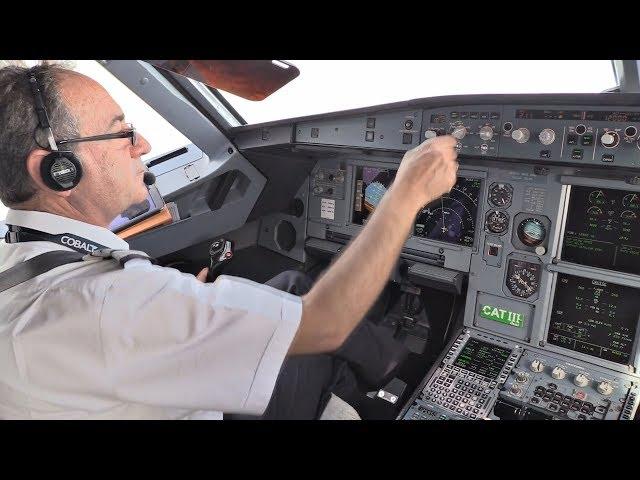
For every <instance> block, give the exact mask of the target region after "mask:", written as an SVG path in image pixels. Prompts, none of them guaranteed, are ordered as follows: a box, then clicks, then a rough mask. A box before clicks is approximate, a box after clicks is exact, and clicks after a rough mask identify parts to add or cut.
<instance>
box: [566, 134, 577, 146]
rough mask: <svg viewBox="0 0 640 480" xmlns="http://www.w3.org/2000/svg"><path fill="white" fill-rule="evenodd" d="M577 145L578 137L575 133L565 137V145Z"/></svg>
mask: <svg viewBox="0 0 640 480" xmlns="http://www.w3.org/2000/svg"><path fill="white" fill-rule="evenodd" d="M577 144H578V136H577V135H576V134H575V133H570V134H569V135H567V145H577Z"/></svg>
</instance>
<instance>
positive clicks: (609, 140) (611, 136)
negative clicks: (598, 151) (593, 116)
mask: <svg viewBox="0 0 640 480" xmlns="http://www.w3.org/2000/svg"><path fill="white" fill-rule="evenodd" d="M600 142H601V143H602V145H603V146H604V147H605V148H615V147H617V146H618V144H619V143H620V135H618V134H617V133H616V132H605V134H604V135H602V137H600Z"/></svg>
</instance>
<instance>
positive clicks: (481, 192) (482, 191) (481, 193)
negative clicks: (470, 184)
mask: <svg viewBox="0 0 640 480" xmlns="http://www.w3.org/2000/svg"><path fill="white" fill-rule="evenodd" d="M349 167H350V168H351V181H350V188H349V201H348V202H347V206H348V211H347V219H346V220H347V221H346V224H347V225H348V226H351V227H356V228H360V229H361V228H363V227H364V225H361V224H359V223H355V222H354V221H353V212H354V207H355V205H354V202H355V191H356V181H357V180H356V172H357V169H358V168H362V167H367V168H379V169H386V170H395V171H396V172H397V171H398V168H400V165H399V164H395V163H394V164H383V163H380V162H363V161H355V162H351V163H350V164H349ZM457 176H458V177H464V178H468V179H477V180H480V188H479V189H478V208H477V209H476V217H475V232H474V235H473V243H472V245H470V246H467V245H462V244H458V243H450V242H444V241H441V240H433V239H430V238H426V237H421V236H417V235H414V234H413V232H414V229H413V227H412V230H411V235H409V237H408V238H410V239H412V240H415V241H417V242H419V243H421V244H426V245H434V246H443V247H446V248H448V249H452V248H453V249H464V250H467V251H471V252H474V253H475V252H477V251H478V240H479V238H480V235H481V233H482V232H483V231H484V224H482V225H480V224H479V223H478V222H479V221H480V220H479V219H482V218H484V217H483V215H484V214H485V202H484V197H485V195H486V183H487V181H486V180H487V177H486V172H485V171H476V170H466V169H464V168H460V170H459V171H458V173H457ZM346 194H347V192H345V195H346ZM416 218H417V214H416ZM414 226H415V224H414ZM440 253H442V252H440Z"/></svg>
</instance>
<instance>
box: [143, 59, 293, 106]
mask: <svg viewBox="0 0 640 480" xmlns="http://www.w3.org/2000/svg"><path fill="white" fill-rule="evenodd" d="M145 61H146V62H148V63H150V64H151V65H153V66H155V67H157V68H161V69H163V70H166V71H169V72H173V73H177V74H179V75H182V76H185V77H188V78H190V79H192V80H197V81H199V82H202V83H204V84H206V85H208V86H210V87H212V88H216V89H219V90H224V91H225V92H229V93H232V94H233V95H237V96H239V97H242V98H245V99H247V100H254V101H259V100H264V99H265V98H267V97H268V96H269V95H271V94H272V93H274V92H276V91H278V90H279V89H280V88H282V87H283V86H285V85H286V84H287V83H289V82H290V81H291V80H293V79H294V78H296V77H297V76H298V75H300V71H299V70H298V69H297V68H296V67H295V66H294V65H292V64H291V63H288V62H284V61H281V60H145Z"/></svg>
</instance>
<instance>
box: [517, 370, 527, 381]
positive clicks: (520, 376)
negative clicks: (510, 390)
mask: <svg viewBox="0 0 640 480" xmlns="http://www.w3.org/2000/svg"><path fill="white" fill-rule="evenodd" d="M526 381H527V374H526V373H524V372H518V373H516V382H520V383H524V382H526Z"/></svg>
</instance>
